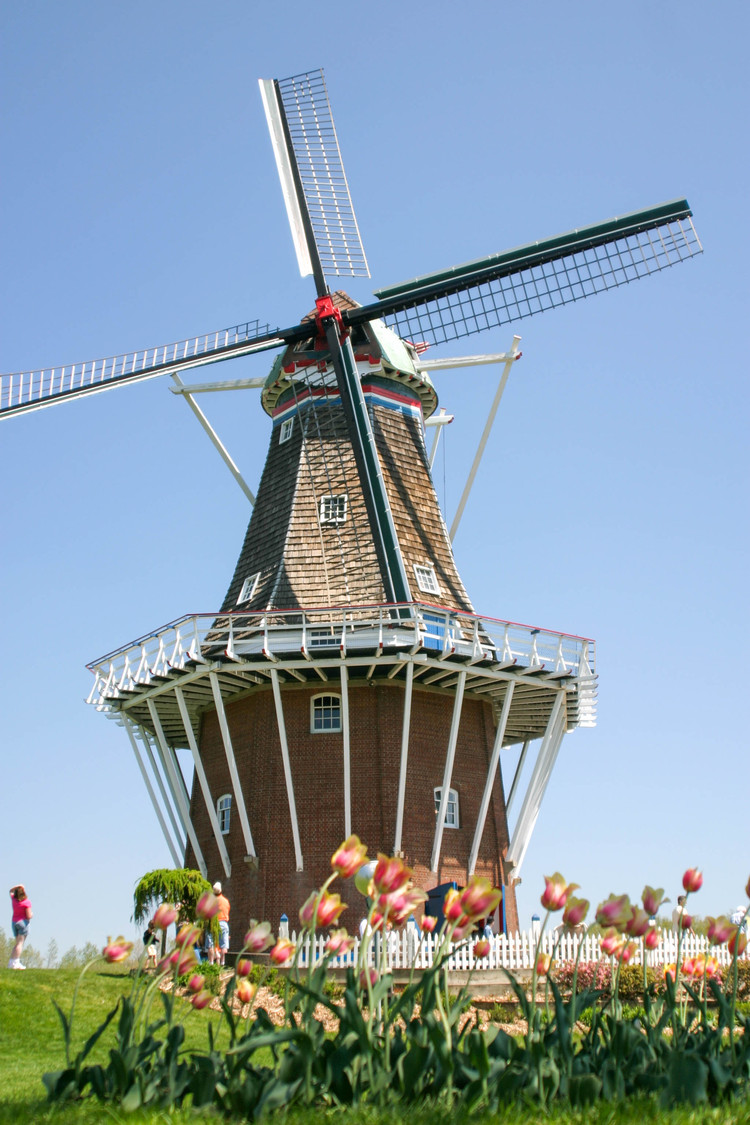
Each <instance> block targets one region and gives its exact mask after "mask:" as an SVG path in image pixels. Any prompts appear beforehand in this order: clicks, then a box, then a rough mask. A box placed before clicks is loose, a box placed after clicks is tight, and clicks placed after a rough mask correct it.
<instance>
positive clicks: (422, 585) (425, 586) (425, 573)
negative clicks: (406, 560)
mask: <svg viewBox="0 0 750 1125" xmlns="http://www.w3.org/2000/svg"><path fill="white" fill-rule="evenodd" d="M414 576H415V578H416V580H417V586H419V589H420V590H421V591H422V593H423V594H439V593H440V586H439V585H438V580H437V575H436V574H435V567H434V566H417V564H416V563H415V564H414Z"/></svg>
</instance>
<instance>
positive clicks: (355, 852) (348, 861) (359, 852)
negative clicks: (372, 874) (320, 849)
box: [331, 836, 369, 879]
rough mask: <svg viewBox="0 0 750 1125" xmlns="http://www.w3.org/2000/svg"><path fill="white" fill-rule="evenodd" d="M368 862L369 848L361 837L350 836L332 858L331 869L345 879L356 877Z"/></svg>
mask: <svg viewBox="0 0 750 1125" xmlns="http://www.w3.org/2000/svg"><path fill="white" fill-rule="evenodd" d="M368 862H369V860H368V859H367V848H366V846H365V845H364V844H363V843H362V841H361V840H360V838H359V836H349V837H348V838H347V839H346V840H344V842H343V844H341V846H340V847H339V848H337V849H336V851H335V852H334V853H333V855H332V856H331V867H332V868H333V870H334V871H338V873H339V875H341V876H343V878H344V879H350V878H351V877H352V875H356V874H357V872H358V871H359V869H360V867H362V866H363V864H365V863H368Z"/></svg>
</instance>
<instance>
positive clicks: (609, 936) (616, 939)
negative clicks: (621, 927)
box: [601, 930, 625, 957]
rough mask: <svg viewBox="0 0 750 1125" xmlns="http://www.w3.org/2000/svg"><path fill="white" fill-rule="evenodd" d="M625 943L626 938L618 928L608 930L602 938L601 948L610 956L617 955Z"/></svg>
mask: <svg viewBox="0 0 750 1125" xmlns="http://www.w3.org/2000/svg"><path fill="white" fill-rule="evenodd" d="M624 945H625V938H624V937H623V936H622V934H620V933H618V932H617V930H607V932H606V933H605V934H604V936H603V937H602V940H601V950H602V953H605V954H606V955H607V956H609V957H617V955H618V954H619V952H620V950H621V949H622V947H623V946H624Z"/></svg>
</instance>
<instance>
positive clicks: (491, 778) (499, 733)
mask: <svg viewBox="0 0 750 1125" xmlns="http://www.w3.org/2000/svg"><path fill="white" fill-rule="evenodd" d="M515 686H516V685H515V684H514V683H510V684H508V690H507V691H506V693H505V699H504V700H503V708H502V711H501V712H500V719H499V721H498V724H497V730H496V731H495V743H494V745H493V747H492V754H491V756H490V765H489V769H488V770H487V781H486V782H485V786H484V793H483V794H482V803H481V804H480V806H479V815H478V816H477V827H476V831H475V832H474V842H473V844H472V845H471V854H470V855H469V875H470V876H471V875H473V874H474V868H475V867H476V865H477V856H478V855H479V845H480V844H481V842H482V834H483V833H484V825H485V822H486V820H487V810H488V809H489V807H490V799H491V797H492V786H493V785H494V784H495V777H496V775H497V766H498V762H499V761H500V750H501V748H502V745H503V738H504V737H505V728H506V726H507V725H508V715H509V714H510V705H511V703H512V702H513V691H514V689H515Z"/></svg>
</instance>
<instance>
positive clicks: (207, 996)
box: [190, 992, 213, 1011]
mask: <svg viewBox="0 0 750 1125" xmlns="http://www.w3.org/2000/svg"><path fill="white" fill-rule="evenodd" d="M212 1000H213V996H212V995H211V993H210V992H196V994H195V996H191V998H190V1003H191V1004H192V1005H193V1007H194V1008H197V1009H198V1011H200V1010H201V1009H202V1008H207V1007H208V1005H209V1004H210V1003H211V1001H212Z"/></svg>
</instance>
